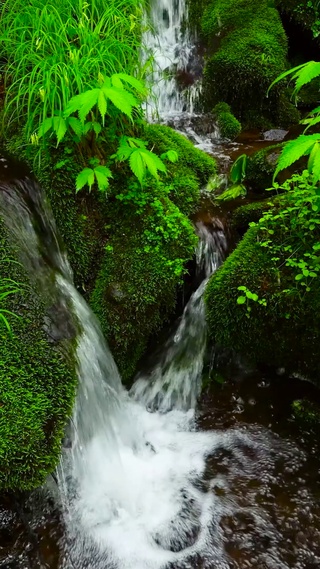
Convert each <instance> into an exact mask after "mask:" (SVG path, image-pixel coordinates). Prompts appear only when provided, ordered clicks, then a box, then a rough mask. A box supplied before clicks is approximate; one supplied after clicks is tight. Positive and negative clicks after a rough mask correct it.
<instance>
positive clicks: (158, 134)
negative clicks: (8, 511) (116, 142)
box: [9, 125, 216, 379]
mask: <svg viewBox="0 0 320 569" xmlns="http://www.w3.org/2000/svg"><path fill="white" fill-rule="evenodd" d="M140 136H141V137H142V138H143V139H144V140H148V141H149V147H150V148H153V149H154V151H156V152H157V153H159V154H161V153H162V152H165V151H167V150H168V149H172V150H175V151H176V152H177V153H178V158H179V159H178V161H177V162H175V163H169V164H168V165H167V173H166V175H165V176H163V178H162V181H161V182H159V183H156V181H151V179H150V180H149V182H148V183H146V184H145V185H144V186H143V187H141V186H140V184H139V183H138V181H137V180H136V179H135V177H134V176H133V175H132V172H131V170H130V168H129V166H128V165H127V164H121V165H119V166H118V168H116V169H115V170H114V177H113V179H112V180H111V183H110V188H109V193H108V199H106V196H105V195H104V194H101V193H99V192H97V191H95V190H93V191H92V192H91V194H89V193H87V192H83V193H81V192H80V193H78V194H77V195H76V194H75V192H74V186H73V179H72V178H73V171H74V170H76V169H77V167H78V164H77V163H76V162H75V160H71V161H69V162H68V163H67V164H66V165H65V166H63V167H62V168H59V169H55V167H54V165H55V164H57V163H58V164H59V162H61V160H62V159H63V155H61V151H60V149H53V148H52V149H51V155H50V156H47V157H46V158H45V159H43V160H42V162H41V166H38V163H37V162H35V164H34V171H35V174H36V176H37V178H38V179H39V181H40V183H41V184H42V187H43V188H44V190H45V191H46V193H47V195H48V196H49V199H50V202H51V206H52V209H53V214H54V216H55V219H56V223H57V226H58V229H59V231H60V234H61V236H62V238H63V241H64V243H65V245H66V249H67V253H68V257H69V260H70V263H71V266H72V268H73V271H74V278H75V283H76V285H77V287H78V288H80V289H81V290H82V291H83V292H84V293H85V297H86V299H87V300H89V303H90V304H91V306H92V308H93V310H94V311H95V312H96V314H97V315H98V317H99V318H100V322H101V325H102V328H103V331H104V333H105V335H106V337H107V339H108V341H109V343H110V346H111V348H112V351H113V354H114V356H115V359H116V362H117V364H118V366H119V369H120V372H121V373H122V375H123V377H124V379H128V378H129V377H131V376H132V374H133V373H134V371H135V366H136V363H137V361H138V359H139V358H140V356H141V355H142V354H143V352H144V350H145V348H146V346H147V343H148V340H149V338H150V336H152V334H154V333H155V332H156V331H157V330H158V329H159V328H160V327H161V326H162V325H163V324H164V322H165V321H166V319H167V318H169V316H170V314H172V312H173V310H174V307H175V299H176V292H177V287H179V284H180V283H181V278H182V276H183V274H184V270H185V269H184V267H185V263H186V262H187V261H188V260H190V259H191V258H192V256H193V252H194V247H195V243H196V237H195V234H194V230H193V227H192V225H191V223H190V221H189V219H188V217H187V216H188V215H190V214H191V213H192V212H194V211H195V210H196V208H197V207H198V205H199V200H200V189H201V188H202V187H203V186H205V184H206V183H207V181H208V179H209V178H210V177H211V176H212V175H214V174H215V173H216V162H215V161H214V160H213V159H212V158H211V157H209V156H208V155H207V154H205V153H204V152H202V151H200V150H197V149H195V148H194V146H193V145H192V144H191V143H190V142H189V141H188V140H187V139H186V138H184V137H183V136H182V135H179V134H178V133H176V132H175V131H173V130H172V129H171V128H169V127H166V126H160V125H145V126H144V127H143V132H142V133H140ZM9 147H10V149H11V151H14V153H15V154H17V155H19V152H20V157H22V156H21V150H22V146H21V141H20V142H19V140H18V139H16V140H14V139H12V140H11V141H10V144H9ZM34 152H35V151H34V149H32V147H31V149H30V147H29V149H28V151H27V152H24V153H23V157H24V158H25V159H27V160H28V161H29V164H30V165H31V166H32V164H33V155H32V153H34ZM111 152H112V148H110V150H109V153H111Z"/></svg>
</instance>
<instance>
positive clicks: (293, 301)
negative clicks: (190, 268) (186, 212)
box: [205, 227, 320, 385]
mask: <svg viewBox="0 0 320 569" xmlns="http://www.w3.org/2000/svg"><path fill="white" fill-rule="evenodd" d="M258 239H259V238H258V230H257V227H251V228H250V229H249V230H248V231H247V233H246V234H245V236H244V237H243V239H242V240H241V241H240V243H239V245H238V246H237V247H236V249H235V251H234V252H233V253H232V254H231V255H230V256H229V257H228V258H227V260H226V261H225V263H224V264H223V266H222V267H221V268H220V269H219V270H218V271H217V272H216V273H215V274H214V275H213V276H212V277H211V279H210V281H209V283H208V286H207V289H206V293H205V303H206V311H207V319H208V327H209V332H210V336H211V339H212V342H214V344H215V345H217V346H220V347H221V348H228V349H231V350H234V351H235V352H236V353H239V354H242V355H244V356H245V357H246V358H247V359H248V360H249V361H251V362H253V363H262V364H266V365H269V366H276V367H284V368H285V369H286V370H287V371H289V372H298V373H300V374H302V375H306V376H308V377H310V378H311V379H313V381H314V382H315V383H316V384H318V385H319V377H320V375H319V374H320V362H319V343H320V285H319V282H318V279H314V281H313V283H312V288H311V290H310V291H309V292H308V293H306V294H299V291H297V292H295V291H294V290H293V291H292V293H290V294H286V293H283V289H284V288H285V287H286V281H285V279H286V270H285V269H283V268H282V271H281V272H280V271H279V269H278V268H277V266H275V263H274V260H272V257H273V255H272V253H271V252H270V251H269V250H268V249H267V248H265V247H261V245H260V244H259V240H258ZM239 286H241V287H245V288H246V289H247V290H248V291H250V292H251V293H252V294H253V295H257V298H258V300H262V301H265V303H266V306H265V305H264V304H262V303H259V301H258V300H257V299H256V297H254V299H251V300H250V299H247V301H246V302H245V303H243V304H238V303H237V299H238V298H239V297H240V296H243V294H244V293H243V291H239V290H238V287H239ZM241 302H242V301H241Z"/></svg>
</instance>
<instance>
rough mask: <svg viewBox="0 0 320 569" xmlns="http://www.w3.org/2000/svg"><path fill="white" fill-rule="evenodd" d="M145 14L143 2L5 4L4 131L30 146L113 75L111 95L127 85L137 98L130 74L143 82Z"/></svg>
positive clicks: (0, 37)
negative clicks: (20, 131) (16, 129)
mask: <svg viewBox="0 0 320 569" xmlns="http://www.w3.org/2000/svg"><path fill="white" fill-rule="evenodd" d="M142 8H143V2H141V1H140V0H110V1H109V2H104V0H88V1H85V0H48V1H46V2H39V0H30V2H28V3H27V4H26V3H25V2H24V1H23V0H7V1H6V2H5V3H4V6H3V9H2V13H1V30H0V45H1V56H2V58H3V59H4V60H6V66H5V83H6V102H5V124H6V126H7V127H10V126H11V125H12V124H13V123H15V122H19V123H21V124H23V125H25V129H26V136H27V138H29V137H30V136H31V135H32V134H33V133H34V132H35V131H36V130H38V129H39V127H40V124H42V123H43V122H44V121H45V120H46V118H47V117H48V116H49V117H53V116H55V114H56V113H60V115H61V114H62V112H63V111H64V109H66V107H67V103H68V102H69V101H70V100H72V99H73V97H75V96H76V95H79V94H82V93H84V92H86V91H88V90H91V89H94V88H95V86H96V81H97V78H98V77H100V76H101V75H103V76H104V77H108V76H111V75H113V74H118V77H117V80H116V81H117V84H115V83H114V85H113V86H114V87H115V88H117V87H118V88H121V85H122V84H123V80H124V81H125V82H126V84H128V85H130V86H133V88H134V89H135V90H137V85H135V84H134V78H132V79H131V80H130V82H129V83H128V74H129V75H135V76H137V77H138V78H139V76H141V74H142V69H141V67H140V57H139V48H140V42H141V37H140V33H135V28H136V24H137V22H140V21H141V18H142ZM122 73H124V74H125V75H126V78H124V76H123V77H121V74H122ZM113 95H114V96H115V92H114V91H113ZM113 95H111V96H113ZM101 105H104V103H103V96H101ZM102 109H103V106H102Z"/></svg>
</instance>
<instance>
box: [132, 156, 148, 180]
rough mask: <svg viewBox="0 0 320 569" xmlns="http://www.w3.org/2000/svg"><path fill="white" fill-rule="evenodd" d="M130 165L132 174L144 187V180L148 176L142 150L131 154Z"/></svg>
mask: <svg viewBox="0 0 320 569" xmlns="http://www.w3.org/2000/svg"><path fill="white" fill-rule="evenodd" d="M129 164H130V168H131V170H132V172H133V173H134V175H135V176H136V177H137V178H138V180H139V182H140V184H141V185H142V183H143V179H144V177H145V175H146V166H145V162H144V160H143V157H142V156H141V152H140V150H134V151H133V152H132V153H131V156H130V159H129Z"/></svg>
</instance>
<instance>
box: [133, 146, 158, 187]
mask: <svg viewBox="0 0 320 569" xmlns="http://www.w3.org/2000/svg"><path fill="white" fill-rule="evenodd" d="M136 152H140V155H141V156H142V159H143V160H144V163H145V165H146V168H147V170H149V172H150V174H151V176H153V177H154V178H156V180H158V179H159V176H158V168H157V166H156V162H155V160H154V157H153V155H152V152H149V150H147V149H141V150H137V151H136Z"/></svg>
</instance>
